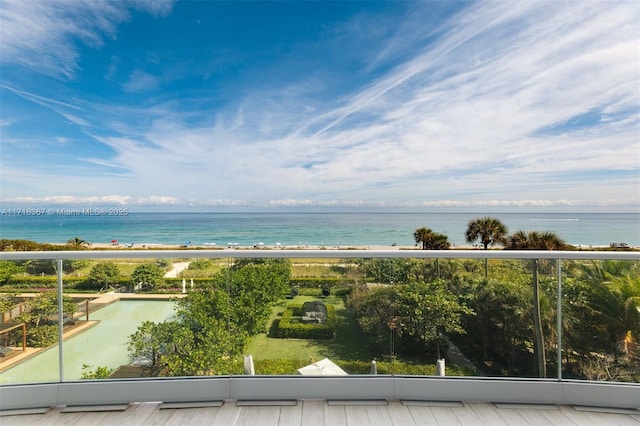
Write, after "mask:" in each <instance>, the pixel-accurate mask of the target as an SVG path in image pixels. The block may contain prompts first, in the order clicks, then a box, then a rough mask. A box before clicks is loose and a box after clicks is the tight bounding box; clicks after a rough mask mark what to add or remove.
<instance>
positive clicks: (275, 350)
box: [246, 296, 373, 361]
mask: <svg viewBox="0 0 640 426" xmlns="http://www.w3.org/2000/svg"><path fill="white" fill-rule="evenodd" d="M312 300H320V301H321V302H323V303H325V304H327V305H334V306H335V309H336V316H337V325H336V337H335V338H334V339H332V340H308V339H275V338H271V337H268V336H267V335H266V334H260V335H258V336H255V337H254V338H252V339H251V340H250V342H249V345H248V347H247V350H246V353H247V354H251V355H253V357H254V358H255V359H302V360H309V359H311V358H313V359H314V360H316V361H317V360H320V359H323V358H330V359H331V358H333V359H343V360H363V361H364V360H370V359H373V355H371V354H370V353H369V352H368V351H367V350H366V349H365V344H364V340H363V338H362V336H361V335H360V333H359V332H358V327H357V324H356V320H355V316H354V315H353V314H352V313H351V312H349V311H348V310H347V309H346V307H345V305H344V299H343V298H341V297H335V296H329V297H326V298H319V297H312V296H297V297H295V298H294V299H290V300H287V301H285V303H283V304H282V306H278V307H276V308H274V310H273V314H272V316H271V320H270V322H271V321H273V320H274V319H277V318H278V316H279V315H282V312H284V309H285V307H286V305H287V304H303V303H304V302H308V301H312Z"/></svg>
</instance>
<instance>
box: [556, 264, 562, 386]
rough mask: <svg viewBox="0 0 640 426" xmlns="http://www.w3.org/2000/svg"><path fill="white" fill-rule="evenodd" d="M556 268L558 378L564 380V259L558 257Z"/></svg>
mask: <svg viewBox="0 0 640 426" xmlns="http://www.w3.org/2000/svg"><path fill="white" fill-rule="evenodd" d="M556 270H557V271H558V289H557V292H556V296H557V307H556V317H557V321H558V323H557V324H556V327H557V335H558V337H557V338H558V349H557V351H558V353H557V363H558V374H557V376H558V380H559V381H560V380H562V259H560V258H558V259H556Z"/></svg>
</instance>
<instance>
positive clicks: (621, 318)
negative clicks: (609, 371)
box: [579, 260, 640, 367]
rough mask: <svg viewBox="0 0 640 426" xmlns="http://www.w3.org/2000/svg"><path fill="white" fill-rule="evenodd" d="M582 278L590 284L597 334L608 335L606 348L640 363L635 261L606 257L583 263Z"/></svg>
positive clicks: (639, 293) (638, 287)
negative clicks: (607, 258)
mask: <svg viewBox="0 0 640 426" xmlns="http://www.w3.org/2000/svg"><path fill="white" fill-rule="evenodd" d="M579 278H581V279H583V280H585V282H586V283H587V285H588V287H587V289H588V292H587V302H586V305H587V307H588V309H589V310H590V312H591V314H592V315H593V316H594V317H595V321H594V323H593V327H594V328H595V329H596V330H597V332H598V333H597V334H598V335H600V336H606V342H607V344H608V346H607V347H606V348H604V349H605V351H607V352H608V353H614V354H615V353H616V352H621V353H622V354H623V356H624V357H625V358H626V359H627V361H628V363H629V364H630V365H631V366H634V367H637V366H639V365H640V350H639V349H640V348H639V347H638V336H640V273H639V272H638V271H637V270H636V269H634V268H633V267H632V263H631V262H625V261H613V260H602V261H593V262H591V263H590V264H582V265H581V268H580V276H579ZM592 333H593V332H592Z"/></svg>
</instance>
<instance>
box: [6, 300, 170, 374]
mask: <svg viewBox="0 0 640 426" xmlns="http://www.w3.org/2000/svg"><path fill="white" fill-rule="evenodd" d="M173 307H174V303H173V302H171V301H150V300H126V301H120V302H116V303H113V304H111V305H109V306H105V307H104V308H102V309H98V310H97V311H95V312H93V313H90V314H89V319H90V320H92V321H94V320H99V321H100V323H99V324H97V325H96V326H94V327H91V328H89V329H87V330H84V331H82V332H80V333H78V334H77V335H75V336H73V337H71V338H69V339H67V340H65V342H64V344H63V356H64V365H63V367H64V380H79V379H80V378H81V377H82V365H83V364H87V365H90V366H91V367H90V368H89V369H88V370H95V369H96V368H97V367H108V368H110V369H115V368H117V367H119V366H121V365H124V364H129V362H130V359H129V355H128V352H127V340H128V337H129V335H131V334H133V333H134V332H135V331H136V330H137V328H138V326H139V325H140V324H141V323H142V322H144V321H153V322H162V321H164V320H168V319H171V318H173V317H174V310H173ZM58 354H59V348H58V346H54V347H52V348H50V349H47V350H46V351H44V352H41V353H40V354H38V355H36V356H35V357H33V358H31V359H29V360H27V361H25V362H22V363H20V364H17V365H16V366H14V367H12V368H10V369H9V370H7V371H5V372H4V373H2V374H0V383H1V384H15V383H33V382H52V381H53V382H56V381H58V380H60V372H59V368H58V364H59V361H58Z"/></svg>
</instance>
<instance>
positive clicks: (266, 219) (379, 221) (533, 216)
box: [0, 213, 640, 247]
mask: <svg viewBox="0 0 640 426" xmlns="http://www.w3.org/2000/svg"><path fill="white" fill-rule="evenodd" d="M481 216H491V217H496V218H498V219H500V220H501V221H502V222H503V223H504V224H505V225H506V226H507V227H508V230H509V232H510V233H511V232H515V231H518V230H525V231H531V230H538V231H553V232H556V233H557V234H558V235H559V236H560V237H561V238H563V239H564V240H565V241H567V242H569V243H572V244H575V245H582V246H589V245H594V246H601V245H609V243H611V242H626V243H628V244H630V245H633V246H640V215H638V214H635V213H489V214H487V213H481V214H474V213H128V214H126V215H120V216H108V215H99V214H95V215H41V216H26V215H2V216H0V238H5V239H26V240H33V241H38V242H51V243H63V242H65V241H67V240H69V239H71V238H75V237H79V238H82V239H84V240H85V241H88V242H93V243H109V242H110V241H111V240H118V241H119V242H120V243H135V245H136V246H138V245H142V244H145V243H146V244H152V243H156V244H176V245H178V244H184V243H185V242H191V244H193V245H202V244H205V243H209V244H213V243H215V244H216V245H217V246H226V245H227V244H228V243H230V242H232V243H237V244H239V245H241V246H252V245H254V244H256V243H264V244H265V245H275V244H276V243H280V244H283V245H286V246H298V245H302V246H304V245H309V246H322V245H324V246H335V245H339V246H341V247H348V246H370V245H371V246H373V245H380V246H385V245H391V244H393V243H395V244H397V245H399V246H412V245H414V240H413V231H415V230H416V229H417V228H420V227H423V226H425V227H428V228H431V229H433V230H434V231H436V232H440V233H444V234H446V235H448V236H449V241H451V242H452V244H454V245H468V244H467V243H466V242H465V240H464V232H465V230H466V227H467V223H468V222H469V220H471V219H474V218H476V217H481Z"/></svg>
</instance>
